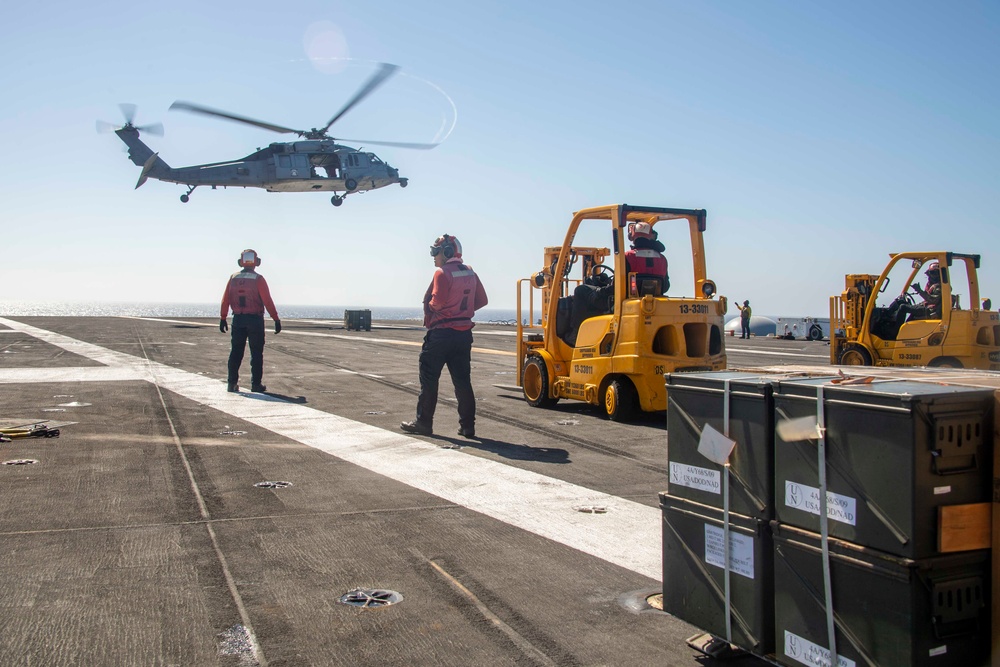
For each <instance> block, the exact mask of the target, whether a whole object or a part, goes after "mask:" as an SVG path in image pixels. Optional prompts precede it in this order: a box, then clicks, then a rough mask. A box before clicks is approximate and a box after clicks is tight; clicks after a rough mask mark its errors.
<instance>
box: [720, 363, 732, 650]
mask: <svg viewBox="0 0 1000 667" xmlns="http://www.w3.org/2000/svg"><path fill="white" fill-rule="evenodd" d="M722 388H723V391H724V394H723V398H722V435H724V436H726V437H727V438H728V437H729V398H730V396H729V380H725V381H723V383H722ZM722 560H723V562H724V563H725V564H726V567H725V574H724V576H725V588H726V641H727V642H729V643H730V644H732V643H733V612H732V606H733V602H732V597H731V595H730V590H729V577H730V570H731V569H732V568H731V567H730V564H729V560H730V559H729V457H726V462H725V463H724V464H723V465H722Z"/></svg>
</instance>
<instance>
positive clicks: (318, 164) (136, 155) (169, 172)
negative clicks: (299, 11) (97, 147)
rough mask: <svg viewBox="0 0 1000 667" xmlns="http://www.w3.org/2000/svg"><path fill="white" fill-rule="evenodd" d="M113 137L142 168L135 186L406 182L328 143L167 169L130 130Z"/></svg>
mask: <svg viewBox="0 0 1000 667" xmlns="http://www.w3.org/2000/svg"><path fill="white" fill-rule="evenodd" d="M117 134H118V136H119V138H121V140H122V141H123V142H125V144H126V145H127V146H128V147H129V158H130V159H131V160H132V162H133V163H135V164H136V165H138V166H141V167H143V172H142V175H141V176H140V182H139V185H141V184H142V183H143V182H145V180H146V178H147V177H148V178H155V179H157V180H160V181H166V182H168V183H180V184H182V185H187V186H188V187H189V188H190V190H189V191H188V192H189V193H190V192H191V190H194V188H195V187H199V186H210V187H213V188H217V187H224V188H227V187H242V188H263V189H265V190H267V191H268V192H313V191H316V192H324V191H330V192H345V193H354V192H365V191H367V190H375V189H377V188H383V187H386V186H387V185H394V184H397V183H398V184H399V185H401V186H403V187H406V185H407V179H406V178H401V177H400V176H399V171H398V170H397V169H395V168H394V167H391V166H390V165H388V164H386V163H385V162H383V161H382V160H381V159H379V157H378V156H376V155H375V154H374V153H368V152H365V151H361V150H358V149H356V148H352V147H350V146H344V145H343V144H338V143H336V142H335V141H333V140H330V139H318V140H303V141H291V142H276V143H272V144H270V145H268V146H267V147H265V148H261V149H258V150H257V151H255V152H253V153H251V154H250V155H247V156H246V157H244V158H240V159H236V160H232V161H229V162H215V163H211V164H200V165H193V166H190V167H177V168H173V167H170V166H169V165H167V164H166V162H164V161H163V160H162V159H161V158H159V157H158V155H157V154H155V153H153V151H152V150H151V149H150V148H149V147H148V146H146V144H144V143H143V142H142V141H141V140H140V139H139V132H138V131H137V130H135V129H134V128H128V129H126V128H123V129H121V130H118V131H117ZM139 185H137V186H136V187H139ZM182 200H183V201H186V199H184V198H182Z"/></svg>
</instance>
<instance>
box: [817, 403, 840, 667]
mask: <svg viewBox="0 0 1000 667" xmlns="http://www.w3.org/2000/svg"><path fill="white" fill-rule="evenodd" d="M816 426H817V431H818V435H819V446H818V447H817V457H816V464H817V467H818V469H819V532H820V543H821V544H822V548H823V592H824V595H825V597H826V632H827V635H828V636H829V644H830V646H829V648H830V664H831V665H833V666H837V665H839V664H840V658H839V657H838V656H837V626H836V623H835V621H834V618H833V585H832V582H831V580H830V520H829V517H827V515H826V404H825V403H824V400H823V385H819V386H818V387H817V388H816Z"/></svg>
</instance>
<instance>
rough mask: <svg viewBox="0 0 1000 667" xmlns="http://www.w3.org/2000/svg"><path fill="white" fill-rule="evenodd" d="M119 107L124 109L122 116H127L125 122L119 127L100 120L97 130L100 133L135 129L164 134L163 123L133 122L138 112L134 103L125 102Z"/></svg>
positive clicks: (159, 135) (157, 134)
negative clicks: (136, 123)
mask: <svg viewBox="0 0 1000 667" xmlns="http://www.w3.org/2000/svg"><path fill="white" fill-rule="evenodd" d="M118 108H120V109H121V110H122V116H124V117H125V124H124V125H122V126H120V127H119V126H118V125H115V124H114V123H109V122H107V121H104V120H99V121H97V131H98V132H99V133H101V134H104V133H108V132H117V131H118V130H124V129H133V130H137V131H139V132H147V133H149V134H154V135H156V136H158V137H162V136H163V123H151V124H149V125H135V124H133V121H134V120H135V114H136V106H135V105H134V104H130V103H128V102H123V103H121V104H119V105H118Z"/></svg>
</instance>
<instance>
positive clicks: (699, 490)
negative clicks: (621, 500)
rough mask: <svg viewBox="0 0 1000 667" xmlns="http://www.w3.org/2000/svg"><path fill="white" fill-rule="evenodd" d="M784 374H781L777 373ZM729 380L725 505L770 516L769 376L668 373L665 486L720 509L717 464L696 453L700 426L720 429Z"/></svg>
mask: <svg viewBox="0 0 1000 667" xmlns="http://www.w3.org/2000/svg"><path fill="white" fill-rule="evenodd" d="M781 377H786V376H781ZM726 380H728V381H729V382H730V387H729V390H730V397H729V401H730V404H729V438H730V439H731V440H735V441H736V446H735V447H734V448H733V452H732V454H731V455H730V457H729V464H730V480H729V481H730V487H729V494H730V496H729V509H730V511H732V512H735V513H736V514H742V515H745V516H752V517H757V518H760V519H771V518H773V517H774V507H773V503H772V498H773V496H774V492H773V486H774V453H773V447H774V403H773V399H772V379H771V378H769V377H766V376H761V375H760V374H759V373H740V372H733V371H718V372H714V373H671V374H668V375H667V376H666V384H667V465H668V468H669V478H668V479H669V486H668V489H667V490H668V491H669V492H670V494H671V495H673V496H677V497H678V498H686V499H687V500H693V501H695V502H698V503H703V504H705V505H710V506H712V507H717V508H722V506H723V497H722V466H720V465H718V464H716V463H713V462H712V461H710V460H708V459H707V458H705V457H704V456H702V455H701V454H700V453H699V452H698V443H699V440H700V438H701V433H702V429H704V427H705V425H706V424H707V425H710V426H711V427H712V428H714V429H715V430H716V431H718V432H719V433H724V424H723V423H722V422H723V411H724V403H723V402H724V398H725V391H724V388H725V381H726Z"/></svg>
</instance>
